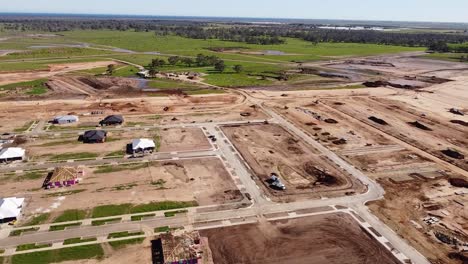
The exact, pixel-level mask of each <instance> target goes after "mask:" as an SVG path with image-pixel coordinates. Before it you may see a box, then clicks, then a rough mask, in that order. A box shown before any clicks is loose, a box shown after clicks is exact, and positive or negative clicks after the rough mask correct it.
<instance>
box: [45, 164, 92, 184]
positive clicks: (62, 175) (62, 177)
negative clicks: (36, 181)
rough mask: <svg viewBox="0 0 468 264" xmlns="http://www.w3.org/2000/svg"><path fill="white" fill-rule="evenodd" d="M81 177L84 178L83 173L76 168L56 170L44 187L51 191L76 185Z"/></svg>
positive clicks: (46, 180) (49, 176)
mask: <svg viewBox="0 0 468 264" xmlns="http://www.w3.org/2000/svg"><path fill="white" fill-rule="evenodd" d="M79 176H83V171H82V170H79V169H78V168H76V167H60V168H55V169H54V171H53V172H52V173H50V174H49V175H47V178H46V179H45V181H44V187H45V188H47V189H49V188H55V187H63V186H71V185H75V184H77V183H79Z"/></svg>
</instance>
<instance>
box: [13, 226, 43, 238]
mask: <svg viewBox="0 0 468 264" xmlns="http://www.w3.org/2000/svg"><path fill="white" fill-rule="evenodd" d="M38 230H39V227H31V228H25V229H17V230H13V231H11V232H10V236H19V235H21V234H22V233H25V232H35V231H38Z"/></svg>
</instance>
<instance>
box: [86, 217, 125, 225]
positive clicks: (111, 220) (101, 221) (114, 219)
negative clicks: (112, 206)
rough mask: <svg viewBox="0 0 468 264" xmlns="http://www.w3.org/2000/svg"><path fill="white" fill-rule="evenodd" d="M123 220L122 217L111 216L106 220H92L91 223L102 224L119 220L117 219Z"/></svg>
mask: <svg viewBox="0 0 468 264" xmlns="http://www.w3.org/2000/svg"><path fill="white" fill-rule="evenodd" d="M121 220H122V218H121V217H116V218H109V219H106V220H94V221H92V222H91V225H93V226H101V225H105V224H106V223H109V222H117V221H121Z"/></svg>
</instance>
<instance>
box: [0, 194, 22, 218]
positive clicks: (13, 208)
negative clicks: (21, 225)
mask: <svg viewBox="0 0 468 264" xmlns="http://www.w3.org/2000/svg"><path fill="white" fill-rule="evenodd" d="M23 203H24V198H16V197H9V198H0V223H7V222H11V221H14V220H17V219H18V217H19V216H20V214H21V209H22V208H23Z"/></svg>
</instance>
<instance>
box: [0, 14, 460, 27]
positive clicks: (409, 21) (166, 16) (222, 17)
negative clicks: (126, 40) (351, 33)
mask: <svg viewBox="0 0 468 264" xmlns="http://www.w3.org/2000/svg"><path fill="white" fill-rule="evenodd" d="M0 14H5V15H37V16H41V15H62V16H111V17H112V16H116V17H162V18H164V17H165V18H200V19H202V18H208V19H217V18H221V19H258V20H268V19H275V20H310V21H314V20H326V21H351V22H406V23H434V24H467V25H468V21H467V22H453V21H452V22H450V21H419V20H368V19H343V18H287V17H235V16H233V17H231V16H199V15H145V14H138V15H137V14H111V13H108V14H105V13H54V12H51V13H49V12H0Z"/></svg>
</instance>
